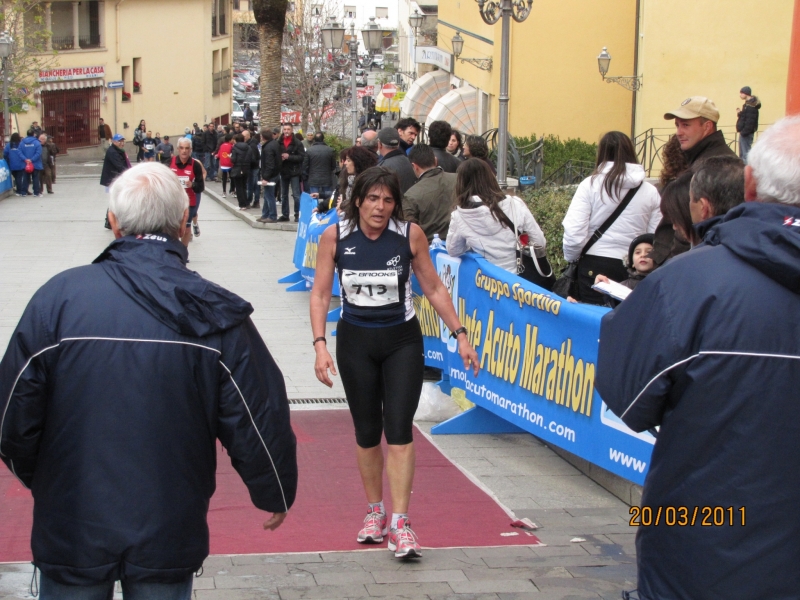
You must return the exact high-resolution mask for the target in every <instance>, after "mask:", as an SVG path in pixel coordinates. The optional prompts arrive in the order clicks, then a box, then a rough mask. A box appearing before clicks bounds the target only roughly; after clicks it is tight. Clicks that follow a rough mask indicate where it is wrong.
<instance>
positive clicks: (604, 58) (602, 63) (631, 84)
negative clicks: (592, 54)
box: [597, 46, 642, 92]
mask: <svg viewBox="0 0 800 600" xmlns="http://www.w3.org/2000/svg"><path fill="white" fill-rule="evenodd" d="M610 66H611V55H610V54H609V53H608V48H606V47H605V46H604V47H603V51H602V52H601V53H600V54H599V56H598V57H597V69H598V70H599V71H600V76H601V77H602V78H603V81H605V82H606V83H618V84H619V85H621V86H622V87H624V88H625V89H626V90H629V91H631V92H638V91H639V90H640V89H641V87H642V78H641V77H606V73H608V68H609V67H610Z"/></svg>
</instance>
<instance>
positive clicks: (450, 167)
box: [408, 121, 461, 173]
mask: <svg viewBox="0 0 800 600" xmlns="http://www.w3.org/2000/svg"><path fill="white" fill-rule="evenodd" d="M451 135H453V128H452V127H450V123H448V122H447V121H434V122H433V123H431V124H430V127H428V144H429V145H430V147H431V148H432V149H433V154H434V155H435V156H436V162H437V164H438V165H439V166H440V167H441V168H442V170H443V171H444V172H445V173H455V172H456V169H458V166H459V165H460V164H461V161H460V160H458V159H457V158H456V157H455V156H453V155H452V154H450V153H449V152H448V151H447V144H449V143H450V136H451ZM408 155H409V157H410V156H411V153H410V152H409V153H408Z"/></svg>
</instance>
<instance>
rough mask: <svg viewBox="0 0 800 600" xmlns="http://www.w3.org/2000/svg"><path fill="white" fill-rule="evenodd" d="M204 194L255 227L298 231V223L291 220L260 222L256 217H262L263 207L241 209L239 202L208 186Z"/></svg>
mask: <svg viewBox="0 0 800 600" xmlns="http://www.w3.org/2000/svg"><path fill="white" fill-rule="evenodd" d="M203 196H208V197H209V198H211V199H212V200H214V201H215V202H216V203H217V204H219V205H220V206H221V207H222V208H224V209H225V210H227V211H228V212H229V213H231V214H232V215H234V216H235V217H237V218H239V219H241V220H242V221H244V222H245V223H247V224H248V225H250V227H253V228H254V229H273V230H277V231H297V223H293V222H291V221H289V222H286V223H259V222H258V221H257V220H256V219H259V218H260V217H261V209H260V208H251V209H248V210H246V211H242V210H239V206H238V204H234V203H233V202H229V201H228V199H227V198H223V197H222V193H221V192H218V191H217V190H214V189H209V188H208V187H206V189H205V191H204V192H203Z"/></svg>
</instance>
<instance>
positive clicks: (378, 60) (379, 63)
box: [372, 54, 383, 69]
mask: <svg viewBox="0 0 800 600" xmlns="http://www.w3.org/2000/svg"><path fill="white" fill-rule="evenodd" d="M372 64H373V65H375V66H376V67H378V68H379V69H382V68H383V54H376V55H375V56H373V57H372Z"/></svg>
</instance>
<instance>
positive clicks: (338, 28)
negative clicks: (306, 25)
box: [321, 19, 358, 146]
mask: <svg viewBox="0 0 800 600" xmlns="http://www.w3.org/2000/svg"><path fill="white" fill-rule="evenodd" d="M321 33H322V45H323V46H325V48H326V49H327V50H330V52H331V53H336V52H340V53H341V52H342V49H343V47H344V26H343V25H341V24H339V23H337V22H336V21H335V20H334V19H331V20H330V21H328V22H327V23H326V24H325V27H323V28H322V29H321ZM347 48H348V50H349V54H350V56H349V58H350V93H351V94H352V97H351V98H350V116H351V119H352V125H353V145H354V146H355V145H356V139H357V138H358V106H357V105H356V64H358V40H357V39H356V34H355V25H353V26H352V27H351V28H350V39H348V40H347Z"/></svg>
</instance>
